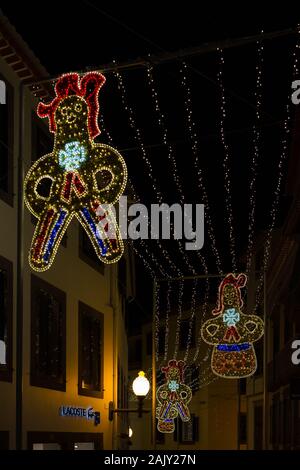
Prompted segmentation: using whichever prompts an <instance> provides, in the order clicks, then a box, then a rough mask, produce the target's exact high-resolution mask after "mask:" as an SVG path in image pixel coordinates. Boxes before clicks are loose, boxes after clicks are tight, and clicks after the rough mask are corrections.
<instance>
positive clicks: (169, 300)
mask: <svg viewBox="0 0 300 470" xmlns="http://www.w3.org/2000/svg"><path fill="white" fill-rule="evenodd" d="M171 293H172V283H171V281H168V285H167V295H166V304H167V305H166V318H165V351H164V361H165V362H166V361H167V357H168V348H169V333H170V329H169V319H170V315H171V298H170V297H171Z"/></svg>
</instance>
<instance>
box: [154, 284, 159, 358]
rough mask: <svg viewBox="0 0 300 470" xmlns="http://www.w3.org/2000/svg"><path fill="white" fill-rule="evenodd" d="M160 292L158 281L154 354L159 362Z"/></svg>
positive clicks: (155, 296) (155, 289) (155, 293)
mask: <svg viewBox="0 0 300 470" xmlns="http://www.w3.org/2000/svg"><path fill="white" fill-rule="evenodd" d="M159 293H160V285H159V283H158V282H155V284H154V298H155V306H154V311H155V321H154V323H155V352H154V351H153V353H152V354H155V360H156V362H158V359H159V323H160V312H159V299H160V298H159Z"/></svg>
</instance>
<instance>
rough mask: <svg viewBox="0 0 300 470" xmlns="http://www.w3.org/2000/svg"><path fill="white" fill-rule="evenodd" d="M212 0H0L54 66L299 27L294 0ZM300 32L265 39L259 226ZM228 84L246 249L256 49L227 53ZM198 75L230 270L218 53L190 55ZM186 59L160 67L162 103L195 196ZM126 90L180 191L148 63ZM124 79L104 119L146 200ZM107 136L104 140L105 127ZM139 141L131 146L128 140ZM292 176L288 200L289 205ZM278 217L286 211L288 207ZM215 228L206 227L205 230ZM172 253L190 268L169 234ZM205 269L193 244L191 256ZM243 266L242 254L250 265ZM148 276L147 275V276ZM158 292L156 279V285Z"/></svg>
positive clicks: (190, 196) (200, 126)
mask: <svg viewBox="0 0 300 470" xmlns="http://www.w3.org/2000/svg"><path fill="white" fill-rule="evenodd" d="M222 4H223V7H222V8H221V7H220V6H219V5H218V4H215V3H213V4H212V5H211V7H205V8H204V6H203V5H204V3H203V2H195V1H185V2H181V3H178V2H176V4H175V2H162V1H160V2H106V3H105V2H96V1H95V0H93V1H85V0H81V1H79V2H62V1H52V2H49V3H48V2H47V3H45V2H40V3H36V2H28V1H27V2H22V3H20V2H11V1H10V2H6V1H2V2H1V9H2V10H3V12H4V14H6V15H7V17H8V18H9V20H10V21H11V23H12V24H13V25H14V26H15V28H16V29H17V31H18V32H19V33H20V34H21V35H22V37H23V38H24V40H25V41H26V42H27V43H28V44H29V46H30V47H31V49H32V50H33V51H34V53H35V54H36V55H37V56H38V58H39V59H40V61H41V62H42V64H43V65H44V66H45V67H46V68H47V70H48V71H49V73H50V74H51V75H56V74H59V73H61V72H69V71H75V70H83V69H85V68H86V67H90V68H91V67H95V68H98V67H99V65H101V64H107V63H110V62H111V61H112V60H113V59H115V60H116V62H117V63H118V62H122V61H129V60H132V59H136V58H137V57H139V56H143V57H145V56H147V54H158V53H161V52H165V51H176V50H178V49H182V48H188V47H192V46H199V45H201V44H202V43H205V42H210V41H216V40H222V39H229V38H237V37H243V36H247V35H254V34H258V33H259V32H260V31H261V30H262V29H263V30H264V31H265V32H270V31H277V30H281V29H286V28H295V26H296V24H297V22H298V20H299V18H300V15H299V14H298V18H297V12H296V11H295V7H294V3H293V4H292V3H291V4H290V5H288V3H287V2H285V4H284V5H285V7H283V5H282V3H281V4H280V5H279V6H278V8H277V9H276V7H274V5H272V7H271V6H270V7H269V6H268V8H267V11H266V12H265V13H264V12H263V8H261V7H260V8H257V7H256V6H254V5H253V6H252V3H251V8H252V10H251V9H250V6H249V5H250V4H249V2H248V3H245V2H239V4H238V5H239V6H238V7H235V9H234V10H233V9H228V2H222ZM294 44H295V38H294V37H288V38H282V39H276V40H273V41H268V42H266V44H265V50H264V64H263V105H262V116H263V117H262V121H261V127H260V132H261V140H260V151H259V152H260V153H259V155H260V156H259V165H258V168H257V201H256V202H257V208H258V212H257V219H256V223H255V231H256V233H259V231H260V230H261V229H265V228H267V227H268V224H269V221H270V208H271V204H272V198H273V194H274V188H275V187H276V181H277V178H278V170H277V166H278V161H279V156H280V150H281V146H280V145H281V139H282V136H283V133H282V120H283V119H284V118H285V116H286V115H285V109H286V104H287V99H288V94H289V92H290V84H291V80H292V73H291V70H292V52H293V47H294ZM224 58H225V65H224V86H225V92H226V100H227V102H226V106H227V116H226V122H225V128H226V129H225V130H226V139H227V142H228V144H229V146H230V166H231V170H230V171H231V179H232V201H233V213H234V230H235V237H236V249H237V257H238V258H240V257H242V256H243V254H244V253H245V249H246V247H247V227H248V213H249V198H250V194H249V178H250V167H251V166H250V161H251V158H252V155H253V132H252V128H253V124H254V122H255V103H256V101H255V84H256V68H255V67H256V65H257V48H256V46H255V44H254V45H251V46H245V47H239V48H235V49H232V50H228V51H225V53H224ZM188 64H189V66H190V68H189V71H188V79H189V83H190V86H191V90H192V102H193V110H194V117H195V129H196V131H197V134H198V137H199V143H200V155H199V156H200V163H201V166H202V169H203V171H204V178H205V185H206V188H207V192H208V196H209V201H210V206H211V212H212V219H213V223H214V228H215V234H216V239H217V243H218V246H219V250H220V254H221V258H222V263H223V267H224V270H230V269H231V256H230V251H229V244H228V225H227V212H226V202H225V194H224V174H223V169H222V162H223V157H224V153H223V150H222V146H221V145H220V133H219V127H218V126H219V119H220V96H219V88H218V86H217V71H218V67H219V57H218V55H217V54H215V53H211V54H207V55H204V56H199V57H195V58H193V59H188ZM179 68H180V63H178V62H174V63H170V64H166V65H160V66H158V67H155V68H154V76H155V81H156V85H157V89H158V92H159V97H160V104H161V107H162V109H163V112H164V114H165V116H166V123H167V127H168V130H169V138H170V141H171V142H172V143H173V145H174V155H175V158H176V161H177V165H178V169H179V173H180V177H181V179H182V184H183V188H184V193H185V197H186V201H187V202H193V203H196V202H198V203H199V202H203V201H202V194H201V193H199V190H198V189H197V178H196V175H195V170H194V166H193V164H194V162H193V156H192V153H191V146H190V143H189V139H188V133H187V127H186V121H185V117H184V110H185V99H184V94H183V91H182V87H181V85H180V77H179ZM123 78H124V83H125V85H126V89H127V91H128V98H129V100H130V103H131V105H132V106H133V109H134V111H135V114H136V121H137V123H138V125H139V127H140V128H141V132H142V135H143V139H144V143H145V145H146V147H147V146H148V147H147V152H148V157H149V159H150V160H151V164H152V166H153V171H154V174H155V176H156V178H157V180H158V183H159V187H160V189H161V190H162V192H163V194H164V197H165V202H169V203H173V202H177V201H178V194H177V192H176V188H175V185H174V178H173V173H172V167H170V163H169V161H168V158H167V154H166V152H165V149H164V148H163V146H162V145H161V134H160V132H159V130H158V126H157V118H156V116H155V113H154V112H153V109H152V107H151V94H150V92H149V87H147V83H146V74H145V70H138V71H134V70H132V71H127V72H124V74H123ZM116 85H117V83H116V79H115V78H114V77H113V76H107V83H106V85H105V88H104V89H103V91H101V98H100V100H101V106H102V111H103V115H104V120H105V123H106V125H107V127H108V128H109V130H110V131H111V133H112V137H113V141H114V143H115V146H116V147H117V148H118V149H120V150H121V151H122V150H123V151H122V153H123V155H124V157H125V159H126V162H127V164H128V169H129V174H130V177H131V179H132V181H133V183H134V185H135V186H136V189H137V192H138V193H139V194H140V195H141V198H142V201H143V202H145V203H147V204H150V203H151V202H157V201H156V200H155V196H156V195H155V194H154V192H153V188H152V185H151V182H150V180H149V177H148V171H147V168H146V167H145V164H144V162H143V161H142V159H141V157H140V149H139V148H138V147H137V144H136V141H135V139H134V135H133V133H132V129H130V126H129V125H128V118H127V115H126V112H124V109H123V108H122V103H121V100H120V96H119V94H118V91H117V86H116ZM101 137H102V139H104V140H105V139H106V136H105V134H103V135H102V136H101ZM125 149H131V150H125ZM284 195H285V191H284V185H283V191H282V197H281V200H280V205H279V208H280V210H282V211H283V210H284V207H285V204H286V198H285V197H284ZM279 219H280V218H279ZM206 235H207V234H206ZM147 243H148V247H149V249H150V250H153V252H154V254H155V256H157V257H158V258H159V260H160V262H161V263H162V264H163V265H164V266H166V264H165V261H164V259H163V257H162V256H161V253H159V252H158V251H157V247H156V244H155V242H153V241H152V242H151V241H149V242H147ZM165 246H166V249H167V250H168V251H169V252H170V254H171V256H172V259H174V261H175V262H176V263H178V265H179V266H180V268H182V269H183V270H184V269H186V268H185V266H184V264H182V260H181V255H179V254H178V250H177V248H176V244H175V245H174V244H173V243H172V242H169V243H168V242H166V244H165ZM203 254H204V255H205V256H206V258H207V260H208V264H209V270H210V272H215V271H216V267H215V263H214V258H213V256H212V253H211V250H210V245H209V241H208V239H207V238H206V242H205V248H204V250H203ZM188 256H189V257H190V259H191V262H192V263H193V264H194V266H195V267H196V269H197V270H199V272H201V267H200V266H199V261H198V259H197V258H196V257H195V255H194V254H193V255H191V254H189V255H188ZM240 269H242V264H241V265H240ZM143 282H144V281H143ZM149 292H150V289H149Z"/></svg>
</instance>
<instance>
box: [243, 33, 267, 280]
mask: <svg viewBox="0 0 300 470" xmlns="http://www.w3.org/2000/svg"><path fill="white" fill-rule="evenodd" d="M262 33H263V31H262ZM263 52H264V45H263V43H262V42H257V55H258V60H257V66H256V89H255V98H256V111H255V120H256V122H255V124H254V126H253V153H252V160H251V167H250V183H249V221H248V248H247V256H246V273H247V274H249V273H250V270H251V264H252V257H253V246H254V225H255V212H256V176H257V165H258V160H259V156H260V144H261V135H260V134H261V133H260V126H261V110H262V91H263V83H262V68H263Z"/></svg>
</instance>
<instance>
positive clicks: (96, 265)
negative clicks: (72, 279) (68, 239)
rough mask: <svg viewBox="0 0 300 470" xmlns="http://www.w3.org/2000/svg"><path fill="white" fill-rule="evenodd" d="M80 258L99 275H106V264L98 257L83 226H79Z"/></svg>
mask: <svg viewBox="0 0 300 470" xmlns="http://www.w3.org/2000/svg"><path fill="white" fill-rule="evenodd" d="M79 258H80V259H82V261H84V262H85V263H87V264H89V265H90V266H91V267H92V268H93V269H96V271H98V272H99V273H101V274H104V264H103V263H102V262H101V261H100V260H99V258H98V256H97V255H96V252H95V250H94V247H93V245H92V242H91V240H90V239H89V237H88V235H87V234H86V231H85V230H84V228H82V227H81V225H79Z"/></svg>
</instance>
